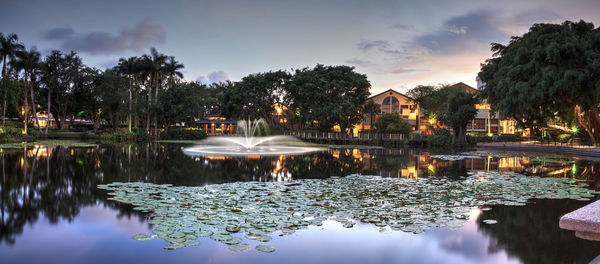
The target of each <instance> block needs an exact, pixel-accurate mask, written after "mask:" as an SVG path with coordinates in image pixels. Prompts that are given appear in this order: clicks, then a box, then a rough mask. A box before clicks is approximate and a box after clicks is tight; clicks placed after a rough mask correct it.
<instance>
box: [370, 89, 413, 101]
mask: <svg viewBox="0 0 600 264" xmlns="http://www.w3.org/2000/svg"><path fill="white" fill-rule="evenodd" d="M388 92H394V93H397V94H400V95H402V96H404V97H406V98H408V99H412V98H410V97H409V96H408V95H406V94H403V93H401V92H398V91H396V90H394V89H389V90H387V91H384V92H381V93H378V94H376V95H373V96H371V97H369V99H371V98H374V97H377V96H380V95H382V94H385V93H388Z"/></svg>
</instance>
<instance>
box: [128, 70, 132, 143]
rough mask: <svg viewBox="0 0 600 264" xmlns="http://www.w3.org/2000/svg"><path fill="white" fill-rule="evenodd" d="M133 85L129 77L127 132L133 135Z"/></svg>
mask: <svg viewBox="0 0 600 264" xmlns="http://www.w3.org/2000/svg"><path fill="white" fill-rule="evenodd" d="M131 86H132V84H131V76H129V117H128V119H127V131H128V132H129V133H131V108H132V105H131V103H132V98H131V97H132V96H131V89H132V87H131Z"/></svg>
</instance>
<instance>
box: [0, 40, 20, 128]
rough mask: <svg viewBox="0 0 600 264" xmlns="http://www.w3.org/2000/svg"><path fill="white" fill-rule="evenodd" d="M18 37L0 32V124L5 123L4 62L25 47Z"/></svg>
mask: <svg viewBox="0 0 600 264" xmlns="http://www.w3.org/2000/svg"><path fill="white" fill-rule="evenodd" d="M18 40H19V37H18V36H17V35H16V34H14V33H13V34H8V35H4V34H2V33H0V57H1V58H2V126H4V125H5V120H6V100H7V96H8V94H7V92H8V90H9V88H8V83H7V82H8V80H6V77H7V69H6V63H7V60H8V59H9V58H10V59H11V60H12V59H13V58H14V57H15V56H16V54H17V52H18V51H21V50H23V49H25V47H24V46H23V44H21V43H18V42H17V41H18Z"/></svg>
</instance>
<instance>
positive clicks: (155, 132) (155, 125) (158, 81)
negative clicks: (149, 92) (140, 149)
mask: <svg viewBox="0 0 600 264" xmlns="http://www.w3.org/2000/svg"><path fill="white" fill-rule="evenodd" d="M158 89H160V76H158V77H157V78H156V88H155V89H154V105H155V106H158ZM154 136H155V137H158V117H157V113H156V111H154Z"/></svg>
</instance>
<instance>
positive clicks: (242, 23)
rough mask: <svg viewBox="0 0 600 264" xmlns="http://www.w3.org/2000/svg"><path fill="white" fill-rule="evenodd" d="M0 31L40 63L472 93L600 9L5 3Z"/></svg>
mask: <svg viewBox="0 0 600 264" xmlns="http://www.w3.org/2000/svg"><path fill="white" fill-rule="evenodd" d="M0 7H1V8H0V32H4V33H9V32H14V33H17V34H18V35H19V37H20V39H21V41H23V42H24V43H25V44H26V45H27V46H28V47H29V46H36V47H37V49H38V50H40V51H41V52H42V53H48V52H49V51H50V50H52V49H61V50H64V51H70V50H75V51H77V52H78V53H79V54H80V56H81V57H82V58H83V59H84V62H85V63H86V64H87V65H90V66H95V67H99V68H105V67H110V66H113V65H114V64H115V63H116V61H117V60H118V59H119V58H120V57H127V56H133V55H140V54H143V53H147V52H148V50H149V48H150V47H156V48H157V49H158V50H159V51H160V52H162V53H165V54H168V55H173V56H175V57H176V58H177V59H178V60H179V61H181V62H182V63H184V64H185V66H186V69H185V72H184V74H185V79H187V80H201V81H203V82H211V81H221V80H225V79H231V80H234V81H235V80H239V79H241V78H242V77H243V76H246V75H248V74H251V73H255V72H264V71H270V70H279V69H287V70H289V69H297V68H304V67H307V66H308V67H312V66H314V65H315V64H317V63H322V64H329V65H341V64H344V65H352V66H355V67H356V71H358V72H360V73H365V74H367V76H368V78H369V80H370V81H371V84H372V85H373V89H372V91H371V92H372V93H373V94H376V93H378V92H381V91H383V90H386V89H390V88H394V89H397V90H400V91H404V90H406V89H410V88H412V87H414V86H416V85H418V84H439V83H455V82H460V81H462V82H465V83H467V84H470V85H473V86H475V85H476V84H475V76H476V74H477V72H478V71H479V65H480V63H481V62H483V61H484V60H485V59H486V58H489V57H490V56H491V52H490V51H489V44H490V43H491V42H500V43H507V42H508V40H509V38H510V36H513V35H521V34H523V33H525V32H526V31H527V29H528V28H529V26H531V24H533V23H559V22H562V21H564V20H580V19H583V20H586V21H588V22H593V23H594V24H595V25H600V12H597V11H598V10H600V1H596V0H589V1H584V0H581V1H578V0H573V1H559V0H545V1H485V0H480V1H450V0H448V1H443V0H437V1H427V0H422V1H391V0H381V1H378V0H374V1H353V0H346V1H327V0H316V1H312V0H307V1H287V0H269V1H267V0H252V1H250V0H247V1H228V0H221V1H191V0H171V1H145V0H138V1H126V0H121V1H113V0H105V1H87V0H60V1H58V0H57V1H53V0H26V1H7V0H0Z"/></svg>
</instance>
